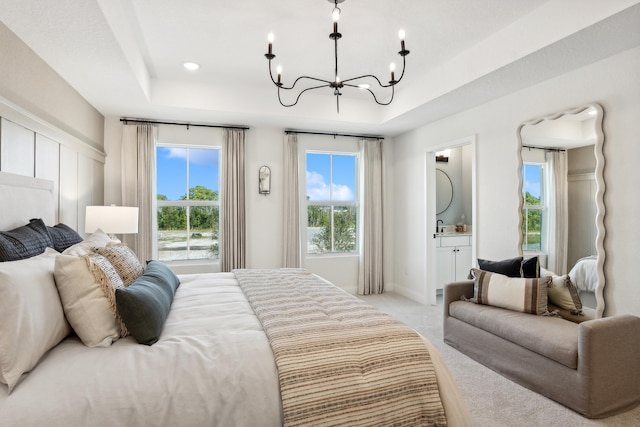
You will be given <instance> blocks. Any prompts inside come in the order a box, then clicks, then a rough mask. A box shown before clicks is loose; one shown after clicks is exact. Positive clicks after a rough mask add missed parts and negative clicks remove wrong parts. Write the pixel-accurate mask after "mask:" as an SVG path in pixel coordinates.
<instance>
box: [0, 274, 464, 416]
mask: <svg viewBox="0 0 640 427" xmlns="http://www.w3.org/2000/svg"><path fill="white" fill-rule="evenodd" d="M179 277H180V281H181V284H180V287H178V290H177V291H176V294H175V298H174V300H173V304H172V306H171V311H170V313H169V316H168V317H167V320H166V323H165V326H164V330H163V332H162V335H161V337H160V340H159V341H158V342H156V343H155V344H153V345H152V346H146V345H141V344H138V343H137V342H136V341H135V340H134V339H133V338H131V337H127V338H121V339H120V340H118V341H116V342H115V343H114V344H113V345H112V346H111V347H108V348H100V347H94V348H89V347H86V346H84V345H83V344H82V342H81V341H80V340H79V339H78V338H77V337H75V336H70V337H69V338H67V339H65V340H64V341H63V342H61V343H60V344H59V345H57V346H56V347H54V348H53V349H52V350H51V351H50V352H49V353H48V354H47V355H45V357H44V358H43V359H42V360H41V361H40V363H39V364H38V365H37V366H36V367H35V368H34V369H33V370H32V371H31V372H30V373H28V374H27V375H26V376H25V377H24V378H23V379H22V381H21V382H20V383H18V385H17V386H16V387H15V388H14V390H13V391H12V393H11V394H10V395H9V394H7V386H6V385H4V384H0V427H14V426H15V427H18V426H19V427H35V426H38V427H40V426H60V427H62V426H64V427H80V426H91V427H101V426H122V427H138V426H139V427H143V426H144V427H147V426H152V427H159V426H167V427H190V426H194V427H196V426H197V427H204V426H219V427H227V426H229V427H243V426H247V427H248V426H259V427H269V426H281V425H282V415H281V408H282V404H281V401H280V389H279V386H278V376H277V371H276V365H275V362H274V360H273V353H272V351H271V346H270V345H269V342H268V340H267V337H266V335H265V333H264V331H263V329H262V326H261V324H260V322H259V321H258V318H257V317H256V316H255V314H254V312H253V310H252V309H251V306H250V305H249V303H248V301H247V299H246V298H245V296H244V294H243V293H242V290H241V289H240V287H239V286H238V283H237V281H236V279H235V276H234V275H233V273H216V274H201V275H197V274H193V275H182V276H179ZM425 343H426V345H427V347H428V348H429V351H430V353H431V358H432V361H433V363H434V368H435V370H436V375H437V382H438V388H439V390H440V397H441V399H442V403H443V405H444V409H445V412H446V415H447V422H448V425H449V426H461V425H464V426H467V425H472V421H471V418H470V417H469V413H468V410H467V407H466V405H465V403H464V401H463V399H462V396H461V394H460V391H459V389H458V388H457V386H456V384H455V381H454V379H453V377H452V376H451V373H450V372H449V370H448V368H447V367H446V365H445V363H444V361H443V360H442V358H441V356H440V355H439V353H438V352H437V351H436V350H435V348H434V347H433V346H432V345H431V344H430V343H429V342H428V341H426V340H425Z"/></svg>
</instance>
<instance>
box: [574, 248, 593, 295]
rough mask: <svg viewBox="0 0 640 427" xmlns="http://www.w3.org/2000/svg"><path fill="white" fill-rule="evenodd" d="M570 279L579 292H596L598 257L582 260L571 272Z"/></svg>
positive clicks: (588, 257)
mask: <svg viewBox="0 0 640 427" xmlns="http://www.w3.org/2000/svg"><path fill="white" fill-rule="evenodd" d="M569 277H570V278H571V281H572V282H573V283H575V285H576V287H577V288H578V290H579V291H582V292H595V291H596V288H597V287H598V256H597V255H591V256H587V257H584V258H580V259H579V260H578V261H576V264H575V265H574V266H573V268H571V271H569Z"/></svg>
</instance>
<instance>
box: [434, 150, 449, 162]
mask: <svg viewBox="0 0 640 427" xmlns="http://www.w3.org/2000/svg"><path fill="white" fill-rule="evenodd" d="M450 154H451V150H449V149H446V150H444V151H436V162H445V163H446V162H448V161H449V155H450Z"/></svg>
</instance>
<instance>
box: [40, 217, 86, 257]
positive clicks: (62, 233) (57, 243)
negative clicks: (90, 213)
mask: <svg viewBox="0 0 640 427" xmlns="http://www.w3.org/2000/svg"><path fill="white" fill-rule="evenodd" d="M47 229H48V230H49V235H51V241H52V242H53V249H55V250H56V251H58V252H62V251H64V250H65V249H67V248H68V247H70V246H73V245H75V244H76V243H80V242H82V236H80V235H79V234H78V233H76V231H75V230H74V229H73V228H71V227H69V226H68V225H65V224H58V225H54V226H53V227H47Z"/></svg>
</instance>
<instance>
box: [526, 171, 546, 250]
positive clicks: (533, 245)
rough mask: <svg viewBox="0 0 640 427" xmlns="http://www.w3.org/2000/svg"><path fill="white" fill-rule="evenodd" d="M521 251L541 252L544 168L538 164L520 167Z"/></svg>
mask: <svg viewBox="0 0 640 427" xmlns="http://www.w3.org/2000/svg"><path fill="white" fill-rule="evenodd" d="M522 200H523V205H522V237H523V238H522V250H523V251H542V249H543V248H544V244H545V243H546V242H545V241H544V236H543V233H542V230H543V222H544V220H545V215H544V212H545V206H544V166H543V165H542V164H538V163H524V164H523V165H522Z"/></svg>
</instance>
